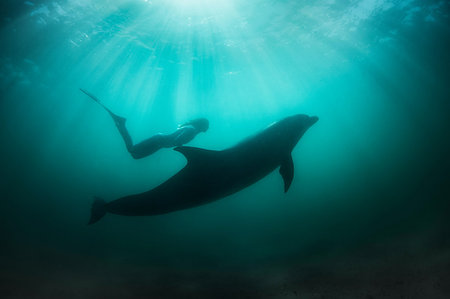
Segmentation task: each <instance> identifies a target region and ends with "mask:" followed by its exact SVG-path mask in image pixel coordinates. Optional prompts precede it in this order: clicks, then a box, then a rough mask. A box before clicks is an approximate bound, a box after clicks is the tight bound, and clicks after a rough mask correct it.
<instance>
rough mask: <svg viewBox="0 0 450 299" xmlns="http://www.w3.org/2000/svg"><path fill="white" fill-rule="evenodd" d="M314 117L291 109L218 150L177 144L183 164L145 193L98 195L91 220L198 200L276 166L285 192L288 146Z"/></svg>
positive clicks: (164, 209)
mask: <svg viewBox="0 0 450 299" xmlns="http://www.w3.org/2000/svg"><path fill="white" fill-rule="evenodd" d="M317 120H318V117H316V116H313V117H309V116H307V115H304V114H297V115H293V116H290V117H287V118H284V119H282V120H280V121H278V122H275V123H273V124H272V125H270V126H269V127H268V128H266V129H265V130H263V131H261V132H260V133H258V134H256V135H254V136H251V137H249V138H247V139H245V140H243V141H241V142H240V143H238V144H236V145H235V146H233V147H230V148H228V149H225V150H222V151H215V150H207V149H201V148H196V147H188V146H180V147H177V148H175V150H176V151H178V152H180V153H182V154H183V155H184V156H185V157H186V159H187V164H186V166H185V167H184V168H183V169H182V170H180V171H179V172H178V173H177V174H175V175H174V176H173V177H171V178H170V179H168V180H167V181H165V182H164V183H162V184H161V185H159V186H157V187H156V188H154V189H152V190H150V191H147V192H144V193H140V194H134V195H129V196H124V197H122V198H119V199H116V200H113V201H111V202H108V203H107V202H105V201H104V200H102V199H99V198H96V199H95V201H94V203H93V204H92V211H91V219H90V221H89V224H92V223H95V222H97V221H98V220H100V219H101V218H102V217H103V216H104V215H105V214H106V213H111V214H118V215H126V216H147V215H158V214H165V213H170V212H173V211H177V210H183V209H188V208H192V207H196V206H200V205H203V204H206V203H209V202H212V201H215V200H218V199H220V198H223V197H225V196H228V195H231V194H233V193H235V192H238V191H240V190H242V189H244V188H246V187H248V186H250V185H251V184H253V183H256V182H257V181H259V180H260V179H262V178H263V177H265V176H266V175H268V174H269V173H271V172H272V171H273V170H275V169H276V168H277V167H280V174H281V176H282V177H283V180H284V191H285V192H287V191H288V189H289V186H290V185H291V182H292V178H293V177H294V163H293V161H292V156H291V152H292V149H293V148H294V147H295V145H296V144H297V142H298V141H299V140H300V138H301V137H302V136H303V134H304V133H305V132H306V131H307V130H308V129H309V127H311V126H312V125H313V124H314V123H316V122H317Z"/></svg>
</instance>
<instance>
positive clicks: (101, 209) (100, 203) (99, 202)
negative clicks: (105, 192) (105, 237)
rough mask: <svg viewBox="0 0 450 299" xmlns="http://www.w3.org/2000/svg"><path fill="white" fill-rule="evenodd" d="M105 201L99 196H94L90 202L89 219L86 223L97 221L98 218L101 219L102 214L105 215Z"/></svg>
mask: <svg viewBox="0 0 450 299" xmlns="http://www.w3.org/2000/svg"><path fill="white" fill-rule="evenodd" d="M105 205H106V202H105V201H104V200H103V199H101V198H99V197H95V200H94V202H93V203H92V208H91V219H90V220H89V223H88V224H93V223H95V222H97V221H99V220H100V219H102V217H103V216H105V214H106V207H105Z"/></svg>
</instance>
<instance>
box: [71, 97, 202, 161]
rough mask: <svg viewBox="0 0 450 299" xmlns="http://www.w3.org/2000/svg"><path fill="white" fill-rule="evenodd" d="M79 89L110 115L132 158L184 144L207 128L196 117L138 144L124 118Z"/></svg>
mask: <svg viewBox="0 0 450 299" xmlns="http://www.w3.org/2000/svg"><path fill="white" fill-rule="evenodd" d="M80 90H81V91H82V92H84V93H85V94H86V95H87V96H89V97H90V98H91V99H93V100H94V101H96V102H97V103H98V104H99V105H100V106H102V107H103V108H104V109H105V110H106V111H107V112H108V113H109V115H111V117H112V119H113V120H114V123H115V124H116V127H117V129H118V130H119V133H120V135H121V136H122V138H123V141H124V142H125V146H126V147H127V150H128V152H129V153H130V154H131V156H132V157H133V158H134V159H141V158H145V157H147V156H149V155H151V154H153V153H155V152H156V151H158V150H160V149H161V148H170V147H175V146H181V145H183V144H186V143H188V142H189V141H191V140H192V139H194V137H195V136H197V134H198V133H200V132H206V131H207V130H208V128H209V121H208V120H207V119H206V118H196V119H193V120H190V121H188V122H186V123H184V124H181V125H179V126H178V128H177V129H176V130H175V132H173V133H170V134H163V133H158V134H155V135H153V136H152V137H150V138H148V139H145V140H144V141H142V142H140V143H138V144H133V140H132V139H131V136H130V134H129V133H128V130H127V128H126V126H125V123H126V121H127V120H126V118H124V117H121V116H119V115H117V114H115V113H113V112H112V111H111V110H109V109H108V108H107V107H106V106H105V105H103V104H102V102H100V100H99V99H98V98H97V97H95V96H94V95H92V94H91V93H89V92H87V91H86V90H84V89H81V88H80Z"/></svg>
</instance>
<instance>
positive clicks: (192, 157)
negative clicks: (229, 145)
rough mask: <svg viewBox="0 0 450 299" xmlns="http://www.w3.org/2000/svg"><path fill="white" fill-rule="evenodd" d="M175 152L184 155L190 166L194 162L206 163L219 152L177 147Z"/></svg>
mask: <svg viewBox="0 0 450 299" xmlns="http://www.w3.org/2000/svg"><path fill="white" fill-rule="evenodd" d="M174 150H175V151H177V152H180V153H182V154H183V155H184V156H185V157H186V159H187V160H188V164H189V163H192V162H202V161H203V162H205V161H206V160H208V158H209V157H211V156H215V154H216V153H218V151H213V150H207V149H203V148H198V147H192V146H177V147H176V148H174Z"/></svg>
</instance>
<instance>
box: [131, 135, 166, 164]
mask: <svg viewBox="0 0 450 299" xmlns="http://www.w3.org/2000/svg"><path fill="white" fill-rule="evenodd" d="M166 139H167V135H164V134H156V135H154V136H152V137H150V138H148V139H145V140H144V141H142V142H140V143H138V144H135V145H133V146H132V148H131V149H129V150H128V151H129V152H130V154H131V155H132V156H133V158H135V159H141V158H144V157H147V156H150V155H151V154H153V153H155V152H156V151H158V150H160V149H161V148H163V147H166V144H167V141H166Z"/></svg>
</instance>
